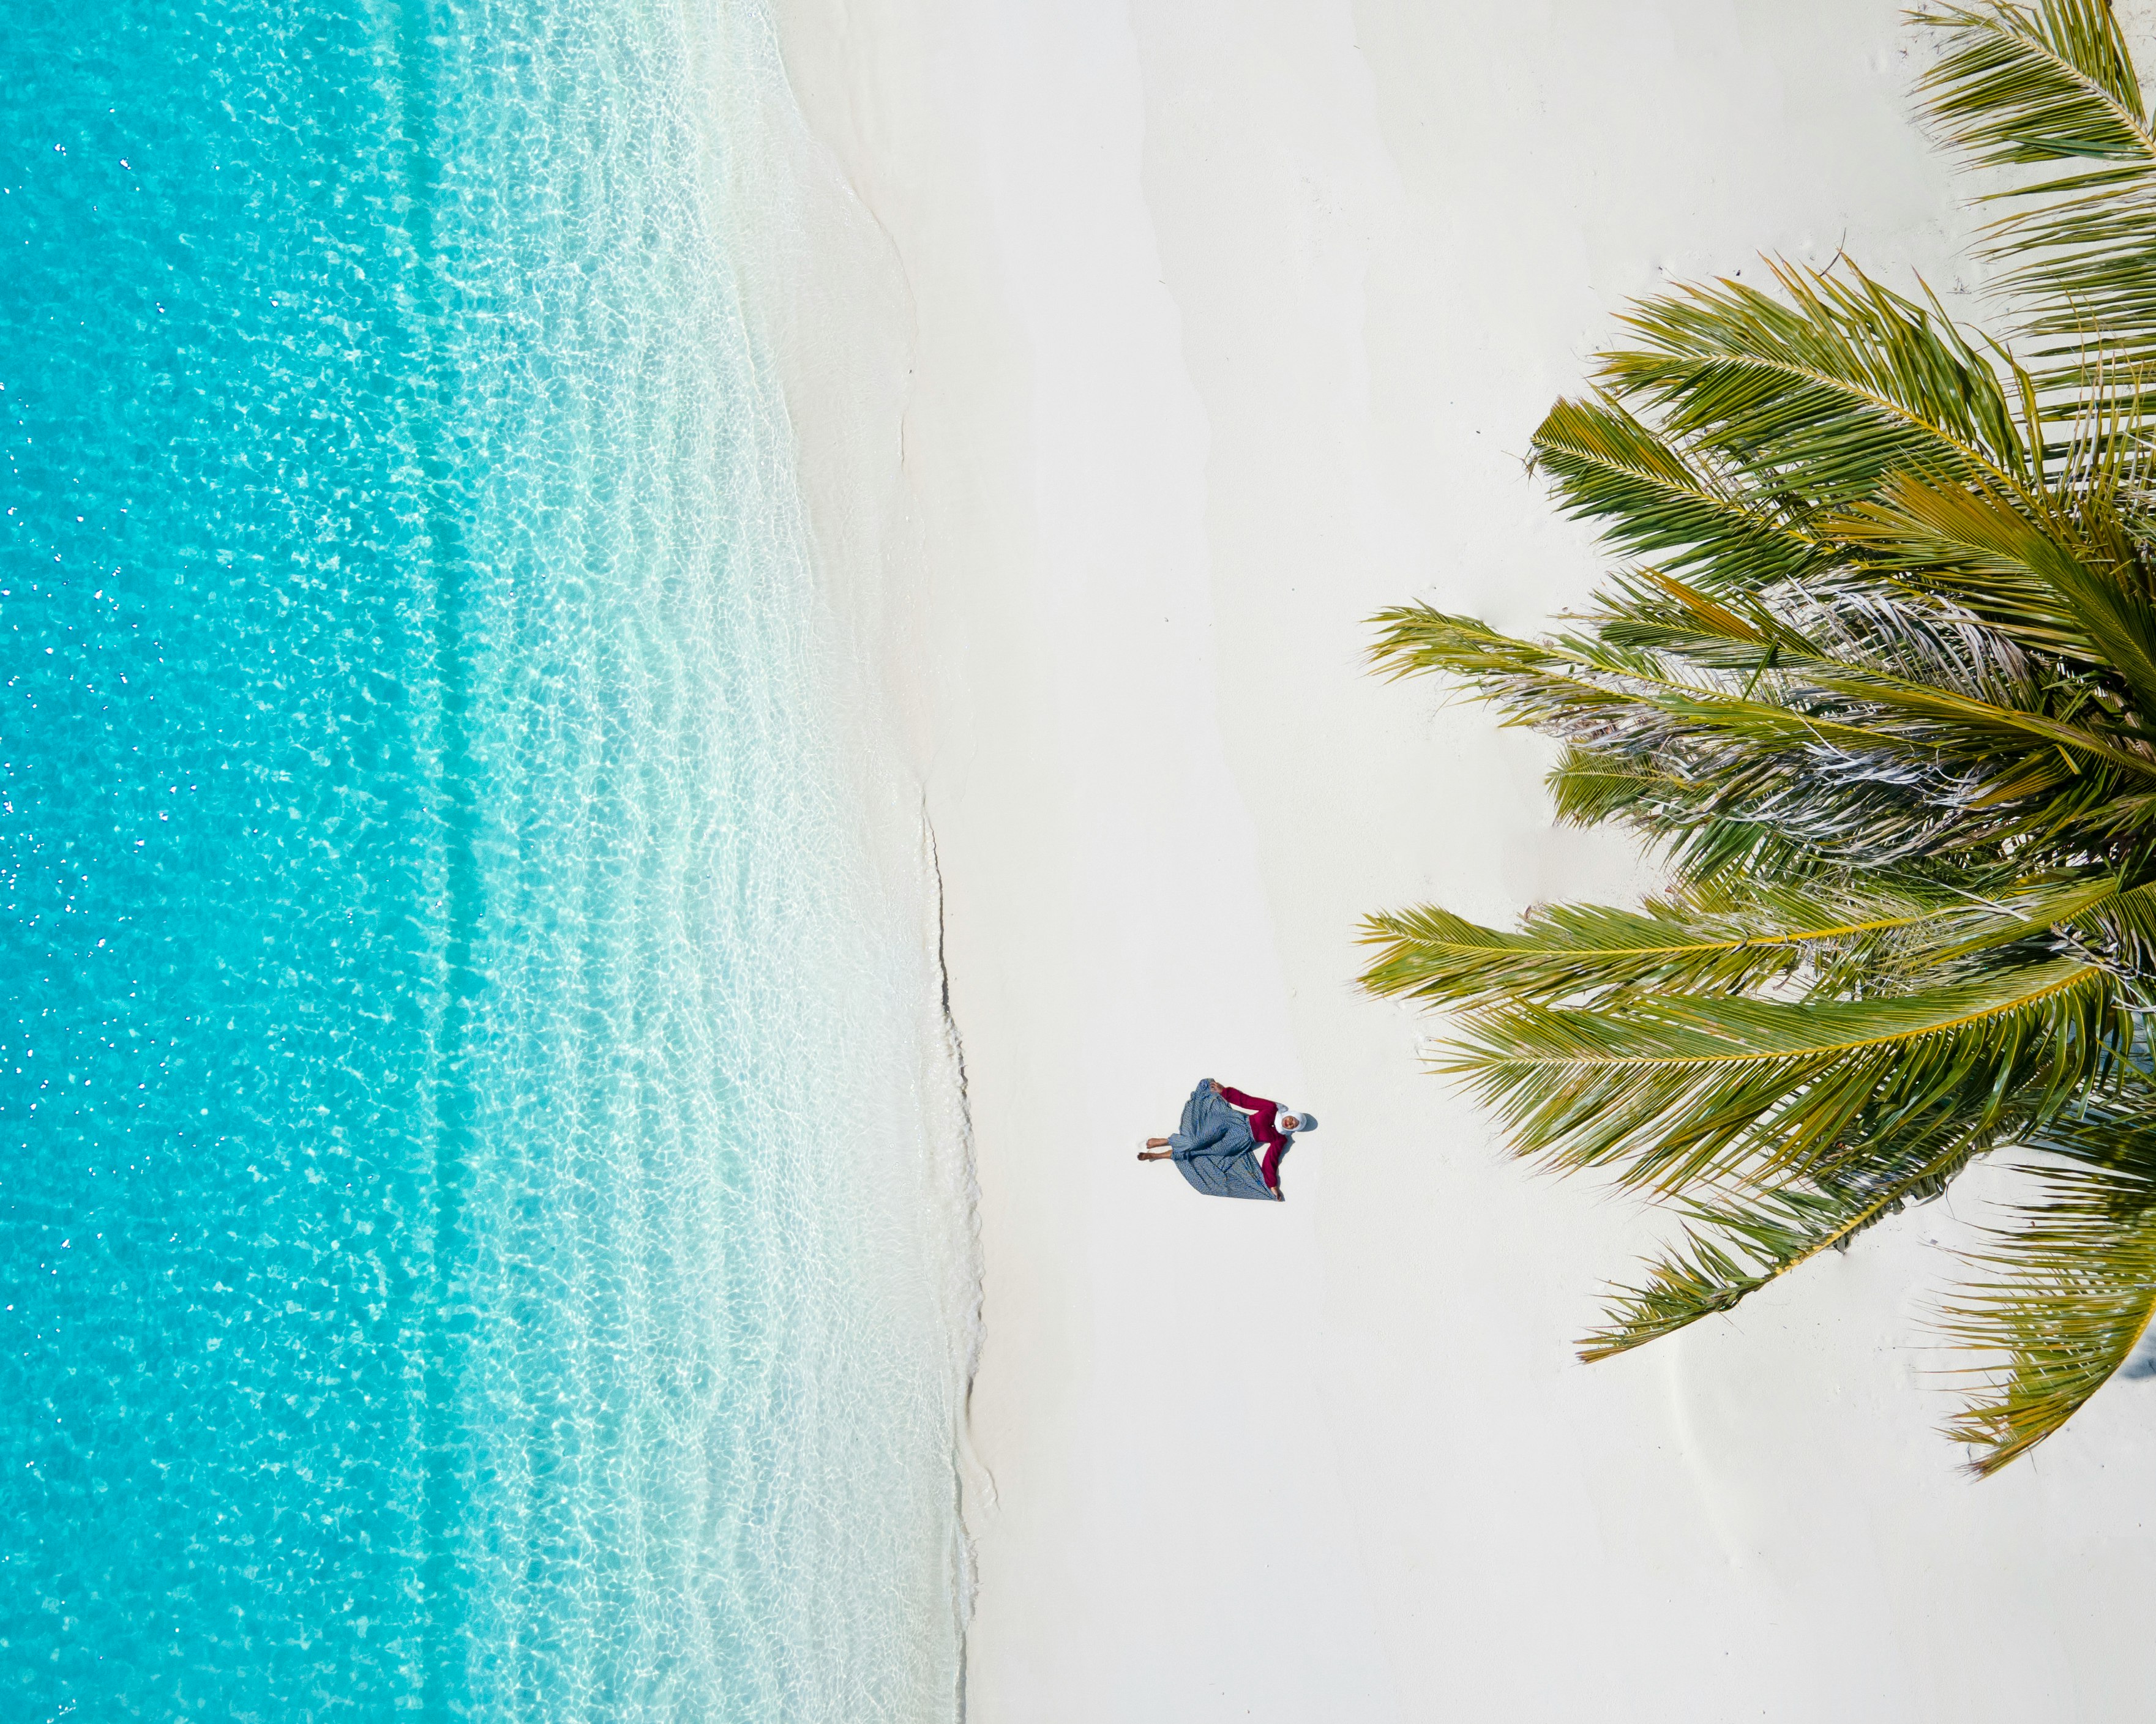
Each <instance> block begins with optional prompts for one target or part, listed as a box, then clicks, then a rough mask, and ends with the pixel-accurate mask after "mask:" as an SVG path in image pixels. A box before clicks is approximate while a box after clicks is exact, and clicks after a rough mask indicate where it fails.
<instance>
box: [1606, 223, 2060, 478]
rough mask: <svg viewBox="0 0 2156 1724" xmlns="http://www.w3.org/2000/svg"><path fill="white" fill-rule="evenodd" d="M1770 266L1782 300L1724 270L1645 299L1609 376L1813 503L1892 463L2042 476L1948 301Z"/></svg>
mask: <svg viewBox="0 0 2156 1724" xmlns="http://www.w3.org/2000/svg"><path fill="white" fill-rule="evenodd" d="M1770 267H1771V269H1772V270H1773V272H1774V279H1775V280H1776V282H1777V284H1778V285H1779V286H1780V288H1781V290H1782V291H1783V294H1784V296H1785V297H1783V298H1779V299H1778V298H1776V297H1774V296H1773V295H1768V294H1765V293H1762V292H1760V291H1759V290H1758V289H1757V288H1754V287H1752V286H1749V285H1746V284H1744V283H1743V282H1738V281H1721V282H1717V283H1716V284H1715V285H1712V286H1711V287H1710V286H1697V285H1694V286H1688V287H1685V288H1682V289H1680V290H1678V291H1676V292H1675V293H1671V294H1667V295H1662V296H1661V297H1659V298H1655V299H1652V300H1643V301H1641V302H1640V303H1638V304H1636V305H1634V306H1633V307H1632V308H1631V310H1630V311H1629V312H1627V313H1626V314H1625V317H1624V319H1623V321H1624V322H1625V325H1626V326H1627V327H1628V328H1629V329H1630V331H1631V332H1632V334H1633V336H1634V337H1635V345H1634V346H1630V347H1625V348H1621V349H1619V350H1616V351H1611V352H1608V353H1604V354H1603V355H1602V356H1600V360H1599V369H1598V371H1597V374H1596V375H1597V380H1598V382H1599V383H1600V384H1601V385H1602V387H1604V389H1606V390H1607V391H1608V392H1609V393H1610V394H1611V395H1613V396H1614V397H1615V398H1618V399H1620V400H1622V401H1625V402H1628V403H1629V402H1632V401H1637V402H1640V403H1642V404H1643V405H1644V406H1645V408H1646V409H1647V412H1648V413H1649V414H1650V416H1651V417H1652V418H1653V419H1654V421H1655V423H1656V424H1657V426H1658V427H1659V428H1660V429H1661V434H1662V435H1663V436H1664V437H1665V438H1667V439H1671V440H1673V441H1675V442H1676V444H1679V445H1680V446H1681V447H1683V448H1686V449H1699V450H1701V451H1702V452H1705V453H1707V454H1711V456H1712V458H1713V459H1716V460H1717V462H1719V463H1721V464H1722V465H1723V466H1724V467H1725V468H1726V469H1727V470H1728V471H1729V472H1730V473H1732V475H1736V476H1737V477H1738V478H1740V479H1742V480H1743V481H1745V482H1746V484H1747V485H1748V486H1749V487H1751V488H1752V489H1753V490H1754V491H1755V492H1756V494H1757V495H1758V497H1759V498H1761V499H1762V500H1763V499H1767V498H1773V499H1776V500H1786V502H1787V504H1788V505H1789V506H1792V507H1795V508H1797V509H1799V510H1800V511H1810V510H1814V509H1821V508H1833V507H1839V506H1844V505H1849V504H1852V503H1856V502H1859V501H1861V500H1863V499H1864V498H1866V497H1867V496H1869V495H1871V493H1872V491H1873V490H1875V489H1876V487H1877V485H1878V484H1879V481H1880V480H1881V478H1882V477H1883V476H1884V475H1886V474H1888V473H1890V472H1912V473H1918V474H1922V475H1925V476H1926V477H1928V478H1931V479H1933V480H1941V481H1949V482H1951V481H1960V482H1964V483H1976V484H1982V485H1996V486H1998V487H1999V488H2000V489H2001V490H2005V491H2007V492H2009V493H2012V492H2014V491H2015V490H2020V488H2022V487H2024V486H2025V485H2029V484H2030V483H2032V482H2033V481H2034V480H2035V478H2036V476H2037V472H2036V465H2035V459H2034V455H2033V452H2032V451H2031V450H2030V449H2029V447H2028V446H2027V445H2026V444H2025V441H2024V439H2023V437H2022V434H2021V432H2020V428H2019V427H2018V426H2017V424H2016V423H2015V414H2014V411H2013V408H2012V406H2011V404H2010V401H2009V399H2008V397H2007V393H2006V391H2005V387H2004V386H2003V385H2002V384H2001V382H2000V381H1999V375H1998V373H1997V372H1996V370H1995V369H1994V367H1993V366H1992V364H1991V362H1990V361H1989V359H1988V358H1986V357H1984V355H1983V354H1982V353H1980V352H1979V351H1977V349H1976V348H1975V347H1974V346H1972V345H1971V344H1970V343H1969V341H1967V340H1966V339H1965V338H1964V337H1963V336H1962V334H1961V332H1960V331H1958V330H1957V329H1956V328H1955V327H1954V326H1953V322H1952V321H1951V320H1949V319H1948V317H1947V316H1945V315H1944V313H1943V312H1941V311H1940V310H1938V307H1937V306H1936V305H1929V306H1927V305H1919V304H1917V302H1916V301H1915V300H1910V299H1907V298H1905V297H1903V296H1902V295H1899V294H1897V293H1894V292H1892V290H1889V289H1887V288H1886V287H1883V286H1881V285H1880V284H1879V283H1877V282H1876V281H1873V280H1871V278H1870V277H1868V276H1866V275H1864V274H1863V272H1862V271H1861V270H1860V269H1857V268H1856V265H1855V264H1850V263H1847V262H1844V263H1843V264H1840V266H1839V268H1838V269H1836V270H1835V271H1833V272H1831V273H1830V272H1827V271H1821V270H1813V269H1800V268H1798V267H1796V266H1794V265H1792V264H1782V263H1772V264H1770Z"/></svg>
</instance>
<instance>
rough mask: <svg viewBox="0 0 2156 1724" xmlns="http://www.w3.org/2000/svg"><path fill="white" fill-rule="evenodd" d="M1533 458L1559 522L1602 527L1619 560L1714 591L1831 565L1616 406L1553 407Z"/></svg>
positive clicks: (1817, 547) (1749, 499) (1810, 539)
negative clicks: (1551, 485)
mask: <svg viewBox="0 0 2156 1724" xmlns="http://www.w3.org/2000/svg"><path fill="white" fill-rule="evenodd" d="M1528 467H1529V470H1531V471H1541V472H1543V473H1547V474H1548V475H1549V476H1550V477H1551V478H1552V479H1553V480H1554V481H1555V482H1556V486H1557V492H1558V504H1559V506H1560V507H1561V508H1562V509H1563V511H1564V512H1565V513H1566V514H1568V515H1569V516H1573V517H1575V518H1584V519H1589V520H1592V521H1596V522H1599V524H1600V526H1601V528H1602V531H1603V536H1604V538H1605V540H1607V541H1608V542H1609V545H1610V546H1612V547H1613V548H1614V549H1615V550H1617V551H1619V552H1623V553H1625V555H1628V556H1635V557H1660V558H1661V561H1662V562H1663V564H1664V566H1665V567H1667V568H1669V569H1671V570H1677V571H1686V572H1696V577H1697V578H1699V579H1702V580H1704V581H1706V582H1708V583H1709V584H1711V585H1712V586H1715V587H1738V588H1748V587H1760V586H1764V585H1766V584H1768V582H1774V581H1786V580H1790V579H1794V578H1795V577H1799V576H1801V575H1802V574H1804V572H1806V571H1808V570H1809V569H1812V568H1815V567H1819V566H1820V565H1821V564H1823V563H1825V562H1830V561H1831V560H1832V558H1833V557H1834V555H1835V550H1834V547H1833V546H1831V545H1829V544H1826V543H1825V542H1823V541H1820V540H1819V539H1817V538H1815V536H1812V535H1811V534H1809V533H1808V532H1806V531H1804V529H1803V527H1802V526H1799V525H1797V524H1796V523H1794V522H1793V521H1789V519H1787V518H1785V517H1784V515H1783V513H1782V512H1781V511H1779V510H1778V509H1776V508H1775V507H1774V506H1773V505H1764V504H1762V503H1761V502H1760V501H1759V500H1758V499H1757V498H1756V497H1753V496H1751V495H1747V494H1746V493H1745V492H1744V491H1743V490H1742V489H1741V488H1740V487H1739V486H1738V485H1736V484H1734V483H1732V481H1731V480H1728V479H1727V478H1726V477H1725V476H1723V475H1722V474H1720V473H1717V472H1716V471H1715V470H1714V469H1712V467H1710V466H1708V465H1707V464H1706V463H1705V462H1704V461H1702V460H1701V459H1698V458H1697V457H1696V456H1688V455H1687V454H1686V453H1685V452H1684V451H1682V450H1681V449H1678V448H1676V446H1675V445H1674V444H1671V443H1670V442H1668V441H1667V440H1666V439H1664V438H1662V437H1661V436H1659V435H1657V434H1656V433H1655V431H1654V429H1653V428H1651V427H1650V426H1648V425H1647V424H1646V423H1644V422H1643V421H1642V420H1640V419H1639V418H1635V416H1634V415H1632V414H1630V413H1627V412H1625V409H1624V408H1622V407H1620V405H1618V404H1617V403H1615V402H1614V401H1610V400H1608V399H1605V398H1600V397H1594V398H1588V399H1584V400H1574V401H1560V402H1558V403H1557V405H1556V406H1555V407H1553V408H1551V409H1550V411H1549V415H1548V418H1545V419H1544V420H1543V423H1542V424H1541V425H1540V426H1539V427H1538V428H1537V430H1536V432H1535V434H1534V438H1533V439H1532V455H1531V456H1530V458H1529V461H1528Z"/></svg>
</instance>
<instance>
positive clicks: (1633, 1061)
mask: <svg viewBox="0 0 2156 1724" xmlns="http://www.w3.org/2000/svg"><path fill="white" fill-rule="evenodd" d="M2129 1035H2130V1025H2129V1024H2128V1022H2127V1020H2126V1019H2125V1017H2124V1014H2123V1010H2122V1008H2121V1003H2120V1001H2119V998H2118V997H2117V989H2116V984H2115V982H2114V980H2113V978H2112V977H2110V975H2109V974H2108V973H2107V972H2106V971H2104V970H2103V969H2102V968H2101V967H2098V966H2097V965H2095V964H2092V963H2090V962H2085V961H2083V960H2081V959H2078V958H2054V959H2051V960H2049V961H2044V962H2032V963H2028V964H2023V965H2019V966H2016V967H2011V968H2008V969H2005V970H2002V971H2001V972H1998V973H1994V974H1993V975H1990V976H1988V977H1984V978H1983V979H1981V980H1978V981H1974V982H1970V983H1963V984H1960V985H1957V986H1953V987H1947V988H1930V989H1925V990H1922V991H1918V992H1913V993H1907V994H1904V995H1901V996H1899V997H1895V998H1880V999H1864V1000H1831V1001H1822V1002H1814V1001H1805V1002H1802V1003H1786V1002H1783V1001H1779V1000H1762V999H1753V998H1715V997H1712V996H1707V995H1697V994H1640V995H1637V996H1635V997H1633V998H1628V999H1627V1000H1626V1001H1625V1006H1624V1009H1623V1010H1622V1011H1621V1012H1610V1013H1599V1012H1594V1011H1588V1010H1578V1009H1568V1008H1551V1007H1547V1006H1542V1005H1538V1004H1536V1003H1532V1002H1531V1001H1521V1002H1517V1003H1508V1004H1507V1005H1504V1006H1500V1007H1496V1008H1490V1009H1487V1010H1484V1011H1481V1012H1478V1013H1473V1014H1471V1016H1469V1017H1468V1018H1467V1019H1466V1024H1465V1028H1464V1032H1463V1034H1461V1035H1460V1037H1459V1039H1458V1040H1457V1041H1456V1042H1455V1043H1454V1044H1451V1046H1450V1047H1449V1048H1448V1049H1447V1050H1446V1051H1445V1054H1444V1055H1443V1056H1442V1057H1440V1060H1438V1062H1437V1069H1438V1070H1440V1071H1444V1072H1447V1073H1450V1074H1452V1075H1455V1076H1457V1077H1459V1078H1460V1079H1462V1080H1465V1082H1466V1085H1467V1086H1468V1088H1469V1089H1470V1090H1471V1092H1472V1093H1474V1094H1475V1095H1476V1097H1477V1099H1479V1100H1480V1101H1482V1102H1483V1103H1484V1104H1485V1105H1486V1106H1490V1107H1491V1109H1492V1110H1493V1111H1495V1112H1496V1114H1497V1116H1499V1118H1500V1119H1501V1120H1502V1121H1503V1122H1504V1123H1505V1125H1506V1126H1507V1130H1508V1135H1509V1136H1510V1137H1511V1139H1512V1144H1513V1147H1514V1149H1515V1151H1516V1152H1517V1153H1518V1154H1521V1155H1527V1156H1538V1157H1542V1158H1543V1159H1544V1160H1546V1161H1548V1162H1550V1163H1552V1164H1553V1166H1555V1167H1559V1168H1561V1169H1575V1168H1581V1167H1609V1168H1611V1169H1612V1170H1614V1172H1615V1175H1616V1177H1617V1178H1618V1179H1619V1180H1620V1183H1625V1184H1628V1185H1639V1186H1648V1187H1651V1188H1655V1189H1658V1190H1661V1191H1664V1192H1675V1191H1677V1190H1680V1189H1681V1188H1684V1187H1685V1186H1686V1185H1689V1184H1692V1183H1697V1182H1699V1181H1702V1180H1713V1179H1717V1178H1726V1177H1728V1176H1730V1175H1732V1174H1733V1173H1735V1172H1739V1171H1743V1170H1747V1169H1749V1170H1752V1171H1751V1172H1750V1173H1749V1174H1748V1177H1751V1178H1754V1179H1755V1180H1756V1179H1758V1178H1759V1173H1758V1170H1759V1169H1767V1170H1783V1171H1786V1172H1801V1171H1803V1170H1804V1169H1806V1168H1808V1167H1812V1166H1814V1165H1816V1164H1818V1163H1820V1162H1822V1161H1824V1160H1825V1159H1826V1158H1827V1157H1829V1156H1830V1153H1831V1152H1832V1151H1833V1150H1834V1148H1835V1146H1836V1145H1838V1144H1840V1142H1843V1140H1844V1139H1845V1138H1846V1137H1848V1136H1849V1135H1850V1134H1851V1132H1852V1131H1855V1130H1856V1128H1857V1126H1858V1125H1859V1123H1860V1121H1861V1119H1863V1118H1864V1117H1865V1116H1866V1115H1867V1113H1869V1114H1870V1115H1871V1116H1878V1115H1879V1114H1880V1113H1881V1111H1882V1110H1883V1111H1886V1112H1887V1113H1890V1114H1892V1115H1895V1116H1899V1117H1903V1118H1908V1119H1917V1118H1929V1117H1933V1116H1936V1115H1937V1114H1938V1111H1939V1110H1941V1109H1942V1108H1948V1107H1949V1106H1951V1107H1952V1108H1955V1109H1960V1110H1962V1111H1963V1113H1965V1114H1966V1115H1967V1116H1968V1119H1969V1123H1970V1125H1971V1126H1982V1125H1983V1124H1984V1122H1986V1121H1989V1120H1991V1119H1995V1118H1997V1117H1999V1116H2003V1115H2004V1114H2005V1111H2007V1110H2008V1107H2009V1105H2010V1104H2011V1106H2013V1107H2015V1108H2017V1109H2021V1110H2025V1111H2027V1112H2028V1114H2029V1115H2030V1117H2032V1118H2037V1119H2040V1118H2042V1117H2044V1116H2046V1114H2047V1113H2048V1112H2049V1111H2052V1110H2054V1109H2056V1107H2057V1106H2060V1105H2061V1104H2062V1103H2063V1101H2064V1100H2065V1099H2066V1097H2068V1096H2069V1095H2071V1094H2072V1093H2073V1091H2074V1090H2075V1089H2076V1086H2079V1085H2086V1084H2087V1083H2088V1082H2089V1081H2090V1080H2092V1078H2093V1077H2094V1076H2095V1075H2097V1073H2098V1071H2099V1070H2101V1069H2102V1064H2103V1061H2104V1060H2105V1059H2106V1058H2107V1055H2110V1054H2114V1053H2115V1050H2116V1049H2117V1048H2118V1047H2119V1046H2120V1045H2122V1044H2123V1043H2124V1042H2125V1041H2126V1040H2127V1039H2128V1037H2129Z"/></svg>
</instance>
